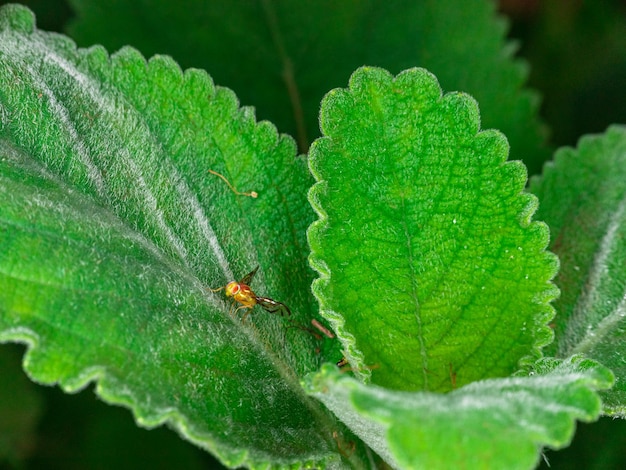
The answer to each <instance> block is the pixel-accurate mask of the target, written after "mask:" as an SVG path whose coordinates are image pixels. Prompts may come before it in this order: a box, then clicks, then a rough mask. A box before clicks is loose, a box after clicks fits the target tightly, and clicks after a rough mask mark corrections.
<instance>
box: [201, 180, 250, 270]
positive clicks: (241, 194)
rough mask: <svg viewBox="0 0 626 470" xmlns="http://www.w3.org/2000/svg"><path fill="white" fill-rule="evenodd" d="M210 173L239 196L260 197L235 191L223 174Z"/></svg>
mask: <svg viewBox="0 0 626 470" xmlns="http://www.w3.org/2000/svg"><path fill="white" fill-rule="evenodd" d="M209 173H211V174H212V175H215V176H218V177H219V178H221V179H222V180H223V181H224V183H226V184H227V185H228V187H229V188H230V190H231V191H232V192H233V193H235V194H236V195H237V196H248V197H251V198H254V199H256V198H257V197H258V196H259V195H258V194H257V192H256V191H250V192H249V193H242V192H241V191H237V190H236V189H235V187H234V186H233V185H232V184H230V181H228V180H227V179H226V177H225V176H224V175H222V174H221V173H218V172H217V171H213V170H209ZM255 271H256V270H255Z"/></svg>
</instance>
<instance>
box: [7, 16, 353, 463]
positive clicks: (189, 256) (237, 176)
mask: <svg viewBox="0 0 626 470" xmlns="http://www.w3.org/2000/svg"><path fill="white" fill-rule="evenodd" d="M209 169H213V170H215V171H219V172H220V173H222V174H224V175H226V176H227V177H228V178H229V179H230V181H231V182H232V183H233V184H234V185H235V187H237V188H239V189H240V190H254V191H256V192H257V193H258V195H259V196H258V199H252V198H249V197H245V196H237V195H235V194H234V193H233V192H232V191H231V190H230V189H229V188H228V186H227V185H226V183H225V182H224V181H222V180H221V179H220V178H218V177H217V176H214V175H211V174H209V173H208V170H209ZM309 186H310V177H309V176H308V175H307V173H306V165H305V164H304V162H303V161H302V160H301V159H298V158H296V157H295V145H294V143H293V141H292V140H291V139H289V138H287V137H284V136H278V135H277V133H276V130H275V129H274V127H272V126H271V125H270V124H268V123H257V122H256V121H255V118H254V113H253V111H252V110H250V109H247V108H239V106H238V103H237V100H236V98H235V96H234V94H233V93H232V92H231V91H229V90H227V89H223V88H216V87H215V86H214V85H213V83H212V81H211V79H210V78H209V77H208V76H207V75H206V74H205V73H204V72H201V71H197V70H189V71H187V72H185V73H184V74H183V73H181V71H180V69H179V68H178V67H177V65H176V64H175V63H174V62H173V61H172V60H171V59H168V58H166V57H155V58H154V59H152V60H151V61H150V62H148V63H146V61H145V60H144V59H143V57H141V56H140V55H139V54H138V53H137V52H136V51H134V50H132V49H129V48H126V49H123V50H121V51H120V52H119V53H117V54H115V55H113V56H111V57H109V56H108V55H107V53H106V51H105V50H104V49H102V48H100V47H94V48H91V49H87V50H76V48H75V46H74V44H73V43H72V42H70V41H69V40H68V39H67V38H65V37H63V36H59V35H55V34H47V33H44V32H41V31H38V30H36V29H35V27H34V19H33V17H32V14H31V12H30V11H28V10H27V9H25V8H23V7H20V6H15V5H13V6H7V7H3V8H2V9H1V10H0V341H4V342H7V341H21V342H24V343H27V344H28V345H29V351H28V353H27V355H26V358H25V369H26V371H27V373H28V374H29V375H30V376H31V377H32V378H33V379H34V380H36V381H38V382H42V383H47V384H53V383H58V384H60V386H61V387H62V388H63V389H64V390H66V391H76V390H79V389H81V388H83V387H85V386H86V385H87V384H88V383H89V382H91V381H96V382H97V393H98V394H99V395H100V396H101V397H102V398H103V399H104V400H106V401H108V402H111V403H117V404H123V405H125V406H127V407H129V408H131V409H132V411H133V413H134V415H135V418H136V419H137V421H138V422H139V423H140V424H141V425H143V426H147V427H151V426H156V425H159V424H161V423H163V422H168V423H169V424H170V425H171V426H172V427H174V428H176V429H177V431H178V432H179V433H180V434H181V435H183V436H184V437H185V438H186V439H189V440H191V441H193V442H195V443H196V444H198V445H199V446H201V447H203V448H205V449H208V450H210V451H212V452H213V453H215V454H216V455H218V456H219V458H220V459H221V460H222V461H223V462H225V463H226V464H228V465H232V466H237V465H249V466H252V467H255V466H256V467H266V466H267V465H269V464H270V463H271V464H273V465H296V466H299V465H304V464H305V463H306V464H310V465H313V466H316V465H318V466H323V465H324V464H325V463H328V462H333V463H335V464H338V463H339V462H340V456H339V453H338V452H337V448H336V442H335V438H334V437H333V434H334V433H336V432H337V431H338V432H340V433H341V432H342V429H343V428H342V427H341V425H340V424H338V423H337V422H336V420H335V418H334V417H333V416H332V415H331V414H330V413H329V412H328V411H326V410H325V409H324V408H323V407H322V406H321V405H320V404H319V403H317V402H316V401H315V400H313V399H311V398H309V397H307V396H306V395H305V394H304V393H303V391H302V389H301V387H300V383H299V376H301V375H302V374H304V373H305V372H309V371H312V370H315V369H316V368H317V367H318V365H319V364H320V363H321V362H322V361H323V360H325V359H326V357H327V350H326V349H325V347H324V346H323V345H322V344H320V342H319V341H318V340H316V339H315V338H314V337H313V336H312V335H310V334H308V333H306V332H304V331H303V330H301V329H299V328H294V327H293V324H292V323H289V322H288V321H287V320H286V319H283V318H280V317H278V316H276V315H270V314H267V313H266V312H263V311H260V309H259V311H257V312H255V313H253V314H252V315H250V316H249V317H248V320H247V322H246V323H245V324H243V323H242V322H241V321H240V319H238V318H236V317H234V316H231V315H229V309H230V303H229V302H227V301H226V300H225V299H224V296H223V293H211V292H208V291H207V290H206V289H207V287H218V286H221V285H224V284H225V283H226V282H228V281H231V280H233V279H238V278H240V277H242V276H243V275H244V274H246V273H247V272H248V271H250V270H252V268H254V267H255V266H256V265H260V267H261V268H260V270H259V273H258V274H257V276H256V278H255V279H254V281H253V282H252V287H253V288H254V289H255V290H257V292H258V293H259V294H261V295H268V296H271V297H273V298H275V299H277V300H280V301H282V302H285V303H286V304H287V305H288V306H289V307H290V308H291V310H292V312H293V315H292V318H291V320H292V321H293V322H296V323H298V324H304V323H307V322H308V321H309V320H310V319H311V318H312V315H313V312H314V311H315V309H316V304H315V302H314V299H313V298H312V296H311V295H310V290H309V286H310V282H311V279H312V272H311V271H310V269H309V268H308V267H307V265H306V256H307V252H308V250H307V246H306V238H305V228H306V227H307V226H308V225H309V224H310V222H311V220H312V218H313V213H312V212H311V210H310V208H307V207H308V205H307V202H306V190H307V188H308V187H309ZM240 316H241V315H240ZM320 348H321V349H322V351H321V352H320ZM333 357H334V356H333ZM335 360H336V359H335ZM360 458H361V454H360V453H359V452H357V453H355V454H353V457H352V459H353V463H354V461H358V460H359V459H360Z"/></svg>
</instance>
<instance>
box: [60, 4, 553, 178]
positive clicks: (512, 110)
mask: <svg viewBox="0 0 626 470" xmlns="http://www.w3.org/2000/svg"><path fill="white" fill-rule="evenodd" d="M71 4H72V5H73V7H74V9H75V11H76V19H75V21H74V22H73V23H72V24H71V26H70V28H69V32H70V34H71V35H72V36H73V37H75V38H76V39H77V41H78V42H79V43H82V44H94V43H98V44H104V45H105V46H106V47H108V48H109V49H110V50H114V49H117V48H119V47H122V46H123V45H125V44H132V45H133V46H135V47H137V48H139V49H140V50H141V51H142V52H143V53H144V54H146V55H152V54H155V53H168V54H171V55H172V56H174V57H176V59H177V60H178V61H179V63H181V64H182V65H183V66H186V67H191V66H193V67H201V68H203V69H206V70H210V71H212V73H213V76H214V78H215V80H216V81H217V82H219V83H223V84H227V85H228V86H230V87H232V88H233V89H234V90H235V91H236V92H237V94H238V96H239V97H240V98H241V100H242V102H243V103H250V104H254V105H255V106H257V108H258V111H259V116H262V117H264V118H268V119H270V120H271V121H272V122H274V123H276V124H277V126H278V128H279V129H281V130H284V131H285V132H289V133H290V134H292V135H297V136H298V143H299V146H300V150H301V151H303V152H304V151H305V150H306V149H307V147H308V142H310V141H311V140H313V139H314V138H315V137H317V136H318V135H319V127H318V121H317V118H318V110H319V103H320V100H321V99H322V97H323V96H324V94H325V93H326V92H327V91H328V90H329V89H331V88H333V87H339V86H343V85H344V84H345V82H346V80H347V78H348V77H349V76H350V74H351V73H352V71H354V70H355V69H356V68H357V67H360V66H362V65H364V64H365V65H372V66H379V67H383V68H385V69H387V70H390V71H392V72H394V73H398V72H400V71H401V70H403V69H407V68H410V67H414V66H418V65H419V66H420V67H425V68H427V69H429V70H431V71H432V72H433V73H435V74H436V75H437V77H439V80H440V81H441V84H442V86H443V88H444V89H446V90H464V91H467V92H469V93H471V94H472V95H473V96H475V97H476V99H478V101H479V102H480V104H481V111H482V119H483V125H484V127H485V128H491V127H493V128H497V129H500V130H502V131H503V132H504V133H505V134H506V135H507V137H508V138H509V141H510V143H511V148H512V152H511V155H512V157H513V158H524V159H525V161H526V162H527V164H530V165H531V172H536V171H539V170H540V165H541V163H542V162H543V161H544V160H545V159H546V158H548V156H549V155H548V154H547V152H546V149H545V148H544V146H543V144H544V139H545V135H546V132H545V130H544V129H543V126H542V124H541V123H540V122H539V120H538V118H537V108H538V103H539V100H538V98H537V96H536V94H535V93H533V92H530V91H528V90H524V89H523V88H522V86H523V84H524V82H525V80H526V77H527V75H528V67H527V66H526V64H524V63H522V62H520V61H518V60H514V59H513V55H514V53H515V50H516V46H515V45H513V44H511V43H507V42H506V32H507V29H508V27H507V23H506V21H505V20H503V19H502V18H499V17H497V15H496V13H495V5H494V2H492V1H487V0H478V1H472V2H467V1H466V0H439V1H436V2H433V1H424V0H422V1H415V0H401V1H394V2H380V1H362V0H342V1H341V2H337V1H336V0H313V1H311V0H308V1H299V2H293V1H291V0H271V1H269V0H261V1H232V0H231V1H229V2H211V3H210V4H207V3H206V1H204V0H184V1H183V2H180V1H179V2H175V3H173V2H171V1H158V0H156V1H155V0H153V1H151V2H149V3H145V2H137V1H133V0H128V1H116V2H113V3H102V2H101V1H98V0H72V1H71ZM181 4H182V6H181ZM224 18H228V21H225V20H224ZM155 31H158V32H159V33H158V34H155Z"/></svg>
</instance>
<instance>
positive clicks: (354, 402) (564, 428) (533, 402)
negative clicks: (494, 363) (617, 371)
mask: <svg viewBox="0 0 626 470" xmlns="http://www.w3.org/2000/svg"><path fill="white" fill-rule="evenodd" d="M612 383H613V375H612V373H611V371H610V370H608V369H607V368H605V367H603V366H601V365H599V364H597V363H595V362H593V361H591V360H586V359H582V358H580V357H573V358H570V359H568V360H566V361H558V360H554V359H541V360H540V361H538V362H537V363H536V364H535V365H534V370H533V372H532V375H531V376H527V377H510V378H505V379H490V380H484V381H479V382H474V383H472V384H470V385H467V386H465V387H463V388H461V389H458V390H455V391H453V392H450V393H448V394H445V395H443V394H435V393H427V392H417V393H416V392H399V391H392V390H388V389H384V388H381V387H377V386H374V385H364V384H362V383H360V382H358V381H357V380H355V379H353V378H351V377H349V376H347V375H346V374H342V373H340V372H338V371H337V369H336V368H333V367H327V366H325V367H323V368H322V370H321V371H320V372H318V373H313V374H310V375H309V376H307V377H306V381H305V388H306V389H307V390H308V392H309V393H310V394H312V395H313V396H314V397H316V398H318V399H319V400H321V401H322V402H323V403H324V404H325V405H326V406H327V407H328V408H329V409H331V410H332V411H333V412H334V413H335V414H337V416H339V417H340V418H341V420H342V421H343V422H344V423H348V424H349V425H350V427H351V428H352V430H353V431H354V433H355V434H356V435H357V436H359V437H360V438H361V439H362V440H363V441H364V442H366V443H367V444H368V445H370V447H371V448H372V449H374V450H375V451H376V452H377V453H378V454H379V455H381V456H382V457H383V458H384V459H385V460H386V461H387V462H388V463H389V464H391V465H392V466H393V467H394V468H402V469H408V468H411V469H432V468H437V469H442V470H444V469H458V468H464V469H468V470H470V469H485V468H506V469H511V470H513V469H520V470H521V469H531V468H534V467H535V465H536V464H537V462H538V460H539V456H540V450H541V448H542V447H544V446H549V447H551V448H553V449H558V448H562V447H564V446H566V445H567V444H569V442H570V440H571V439H572V436H573V435H574V430H575V420H581V421H593V420H595V419H597V418H598V416H599V414H600V411H601V402H600V398H599V396H598V394H597V393H596V390H599V389H604V388H607V387H610V386H611V384H612ZM340 445H342V446H343V447H344V448H349V447H350V443H349V442H340Z"/></svg>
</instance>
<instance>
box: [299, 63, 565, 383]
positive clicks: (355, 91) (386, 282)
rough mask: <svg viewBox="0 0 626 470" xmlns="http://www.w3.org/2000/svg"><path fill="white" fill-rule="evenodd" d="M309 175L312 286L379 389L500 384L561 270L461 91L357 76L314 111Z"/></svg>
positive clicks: (499, 151) (427, 81)
mask: <svg viewBox="0 0 626 470" xmlns="http://www.w3.org/2000/svg"><path fill="white" fill-rule="evenodd" d="M320 121H321V127H322V131H323V133H324V135H325V137H323V138H321V139H319V140H318V141H316V142H315V144H314V146H313V148H312V150H311V155H310V167H311V171H312V172H313V175H314V176H315V178H316V180H317V181H318V183H317V184H316V185H315V186H314V187H313V188H312V190H311V192H310V194H309V199H310V201H311V204H312V205H313V206H314V207H315V209H316V211H317V212H318V214H319V220H318V221H316V222H315V223H314V224H313V225H312V226H311V228H310V229H309V243H310V245H311V249H312V254H311V257H310V261H311V265H312V266H313V267H314V268H315V269H316V270H317V271H318V272H319V273H320V279H318V280H316V282H315V284H314V287H313V290H314V293H315V295H316V296H317V298H318V300H319V302H320V305H321V309H322V314H323V315H324V316H325V317H326V318H327V319H329V321H332V322H333V323H334V324H335V330H336V331H338V332H340V336H341V337H342V338H343V341H344V348H345V354H346V356H347V357H348V358H349V359H350V360H351V362H352V366H353V367H354V368H356V369H358V372H359V373H360V374H362V375H367V374H369V370H370V369H369V368H368V367H363V366H364V365H371V366H374V367H373V370H372V372H371V374H372V378H373V380H374V382H375V383H376V384H379V385H382V386H386V387H390V388H397V389H405V390H425V391H426V390H430V391H442V390H449V389H451V388H453V387H454V386H455V383H456V384H459V385H460V384H465V383H469V382H472V381H475V380H479V379H483V378H488V377H498V376H507V375H509V374H511V373H512V372H514V371H515V370H516V369H517V368H518V366H519V364H520V360H522V359H523V358H526V359H525V360H530V361H531V362H532V358H534V357H538V356H539V354H540V353H539V348H540V347H541V346H544V345H545V344H547V343H548V342H549V341H550V340H551V335H552V333H551V331H550V329H549V328H548V327H547V325H546V323H547V322H548V321H549V320H550V319H551V318H552V315H553V310H552V308H551V307H550V305H549V303H548V302H549V301H550V300H551V299H552V298H553V297H554V296H555V295H556V290H555V288H554V286H553V285H552V284H551V282H550V279H551V278H552V277H553V276H554V274H555V272H556V268H557V262H556V259H555V257H554V256H553V255H552V254H550V253H547V252H546V251H545V247H546V245H547V243H548V231H547V227H546V226H545V225H544V224H542V223H538V222H531V220H530V219H531V216H532V214H533V212H534V210H535V208H536V204H537V201H536V199H535V198H534V197H533V196H532V195H529V194H525V193H523V188H524V184H525V181H526V173H525V169H524V166H523V165H522V164H521V163H520V162H507V163H505V160H506V157H507V150H508V146H507V142H506V139H505V138H504V136H503V135H502V134H500V133H499V132H496V131H484V132H480V131H479V130H480V120H479V112H478V106H477V104H476V102H475V101H474V100H473V99H472V98H471V97H470V96H468V95H465V94H462V93H451V94H447V95H445V96H442V92H441V88H440V87H439V84H438V83H437V80H436V78H435V77H434V76H433V75H431V74H430V73H429V72H427V71H425V70H424V69H411V70H408V71H405V72H402V73H401V74H399V75H398V76H397V77H393V76H391V75H390V74H389V73H388V72H386V71H384V70H382V69H376V68H369V67H365V68H361V69H359V70H357V71H356V72H355V73H354V74H353V76H352V78H351V80H350V85H349V88H348V89H337V90H333V91H331V92H330V93H329V94H328V95H327V96H326V98H325V99H324V101H323V103H322V110H321V118H320Z"/></svg>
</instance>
